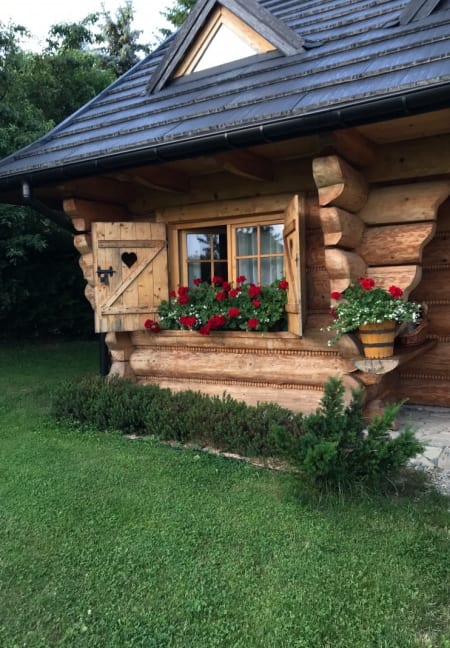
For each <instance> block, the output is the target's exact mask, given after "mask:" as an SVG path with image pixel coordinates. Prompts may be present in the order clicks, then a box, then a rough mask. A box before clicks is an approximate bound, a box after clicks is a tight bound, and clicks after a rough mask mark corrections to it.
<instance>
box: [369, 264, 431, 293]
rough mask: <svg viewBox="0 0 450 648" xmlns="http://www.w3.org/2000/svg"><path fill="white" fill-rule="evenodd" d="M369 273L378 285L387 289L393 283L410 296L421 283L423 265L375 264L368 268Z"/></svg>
mask: <svg viewBox="0 0 450 648" xmlns="http://www.w3.org/2000/svg"><path fill="white" fill-rule="evenodd" d="M367 275H368V276H369V277H372V279H374V280H375V282H376V284H377V286H381V288H385V289H386V290H387V289H388V288H389V286H392V285H393V284H394V285H395V286H398V287H399V288H401V289H402V290H403V292H404V294H405V297H406V298H408V296H409V293H410V292H411V291H412V290H414V288H415V287H416V286H418V285H419V283H420V280H421V278H422V267H421V266H420V265H417V264H412V265H392V266H373V267H371V268H369V269H368V270H367Z"/></svg>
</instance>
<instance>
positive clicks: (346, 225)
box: [320, 207, 364, 248]
mask: <svg viewBox="0 0 450 648" xmlns="http://www.w3.org/2000/svg"><path fill="white" fill-rule="evenodd" d="M320 222H321V226H322V232H323V238H324V244H325V245H327V246H328V245H338V246H340V247H344V248H355V247H356V246H357V245H358V243H360V241H361V238H362V235H363V232H364V223H363V222H362V221H361V219H360V218H359V217H358V216H357V215H356V214H350V213H349V212H347V211H345V210H343V209H339V207H322V208H321V210H320Z"/></svg>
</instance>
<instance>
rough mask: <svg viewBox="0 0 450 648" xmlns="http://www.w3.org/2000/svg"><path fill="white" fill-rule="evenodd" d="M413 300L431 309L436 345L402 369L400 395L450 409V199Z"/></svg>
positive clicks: (431, 330)
mask: <svg viewBox="0 0 450 648" xmlns="http://www.w3.org/2000/svg"><path fill="white" fill-rule="evenodd" d="M411 299H414V300H415V301H418V302H421V303H425V304H427V306H428V317H429V328H428V331H427V338H428V339H430V340H436V341H437V344H436V346H435V347H434V348H433V349H432V350H431V351H429V352H428V353H427V354H425V355H423V356H420V357H418V358H415V359H414V360H412V361H411V362H409V363H408V364H407V365H405V366H403V367H401V369H400V375H399V385H398V395H399V397H400V398H407V399H408V400H409V401H410V402H413V403H418V404H424V405H440V406H446V407H449V406H450V199H447V200H446V201H445V202H444V203H443V204H442V206H441V207H440V209H439V211H438V216H437V227H436V233H435V236H434V238H433V240H432V241H431V242H430V243H428V244H427V245H426V247H425V249H424V252H423V270H422V281H421V282H420V284H419V285H418V286H417V288H416V289H415V290H414V291H413V292H412V293H411Z"/></svg>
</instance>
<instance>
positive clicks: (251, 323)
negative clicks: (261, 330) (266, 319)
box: [247, 317, 259, 329]
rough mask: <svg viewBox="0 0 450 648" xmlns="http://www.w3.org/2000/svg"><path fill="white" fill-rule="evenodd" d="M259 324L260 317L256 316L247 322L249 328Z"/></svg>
mask: <svg viewBox="0 0 450 648" xmlns="http://www.w3.org/2000/svg"><path fill="white" fill-rule="evenodd" d="M258 324H259V319H256V317H252V318H251V319H249V320H248V322H247V328H249V329H254V328H256V327H257V326H258Z"/></svg>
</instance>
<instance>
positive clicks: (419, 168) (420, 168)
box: [366, 115, 450, 182]
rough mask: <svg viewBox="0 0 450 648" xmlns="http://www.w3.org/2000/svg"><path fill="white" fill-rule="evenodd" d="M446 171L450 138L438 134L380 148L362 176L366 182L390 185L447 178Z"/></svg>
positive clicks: (448, 160) (448, 167) (448, 162)
mask: <svg viewBox="0 0 450 648" xmlns="http://www.w3.org/2000/svg"><path fill="white" fill-rule="evenodd" d="M430 117H431V118H432V115H431V116H430ZM449 169H450V134H442V135H437V136H433V137H425V138H424V137H420V138H419V137H418V139H414V140H410V141H404V142H397V141H396V142H393V143H392V144H383V145H380V146H379V147H378V148H377V155H376V159H375V160H374V162H373V164H372V165H371V166H370V167H369V168H368V169H367V172H366V173H367V177H368V179H369V182H392V181H393V180H410V179H411V178H424V177H430V176H439V175H446V176H448V170H449Z"/></svg>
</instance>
